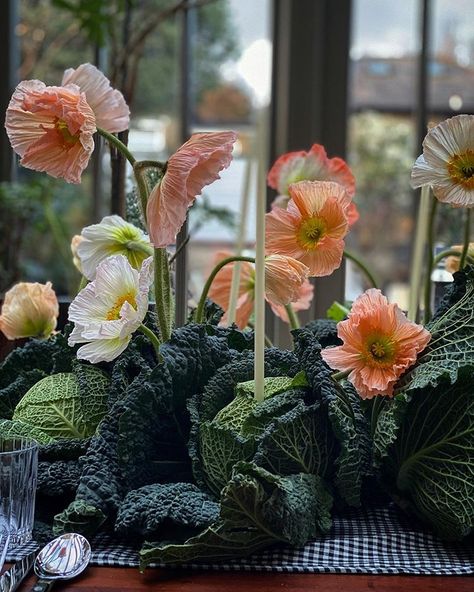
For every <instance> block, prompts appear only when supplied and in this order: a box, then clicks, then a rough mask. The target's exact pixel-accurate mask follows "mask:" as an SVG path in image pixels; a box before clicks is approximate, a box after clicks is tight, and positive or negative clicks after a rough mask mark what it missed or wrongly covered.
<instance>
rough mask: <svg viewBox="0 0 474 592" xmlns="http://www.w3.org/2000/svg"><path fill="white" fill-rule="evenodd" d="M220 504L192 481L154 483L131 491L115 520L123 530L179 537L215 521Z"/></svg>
mask: <svg viewBox="0 0 474 592" xmlns="http://www.w3.org/2000/svg"><path fill="white" fill-rule="evenodd" d="M218 515H219V504H217V503H216V502H215V501H214V500H212V499H211V498H210V497H209V496H208V495H207V494H206V493H204V492H203V491H201V490H200V489H198V487H196V485H193V484H191V483H154V484H153V485H146V486H144V487H141V488H140V489H135V490H133V491H131V492H130V493H128V494H127V495H126V497H125V499H124V501H123V503H122V505H121V506H120V511H119V513H118V516H117V520H116V522H115V530H116V531H117V532H118V533H119V534H125V535H130V534H135V535H141V536H142V537H153V536H159V535H161V536H163V537H164V538H166V539H170V538H173V539H175V538H178V537H179V536H180V535H182V534H184V533H185V534H186V535H187V536H190V535H192V534H193V533H197V532H199V530H201V529H203V528H206V527H207V526H209V525H210V524H211V523H212V522H214V521H215V520H216V519H217V517H218Z"/></svg>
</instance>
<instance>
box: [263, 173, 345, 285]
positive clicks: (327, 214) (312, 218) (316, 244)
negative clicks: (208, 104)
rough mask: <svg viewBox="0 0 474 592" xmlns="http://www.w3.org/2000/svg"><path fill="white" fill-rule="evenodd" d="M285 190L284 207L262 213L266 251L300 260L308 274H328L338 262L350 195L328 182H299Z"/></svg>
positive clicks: (339, 260) (341, 249)
mask: <svg viewBox="0 0 474 592" xmlns="http://www.w3.org/2000/svg"><path fill="white" fill-rule="evenodd" d="M289 192H290V197H291V199H290V201H289V203H288V209H287V210H283V209H281V208H274V209H273V210H272V211H271V212H270V213H268V214H266V226H265V241H266V252H267V254H269V255H270V254H275V253H278V254H280V255H286V256H288V257H293V258H294V259H297V260H298V261H301V263H304V264H305V265H306V266H307V267H309V270H310V276H318V277H319V276H325V275H329V274H330V273H332V272H333V271H334V270H335V269H337V268H338V267H339V266H340V264H341V259H342V254H343V251H344V240H343V238H344V237H345V236H346V234H347V233H348V231H349V223H348V219H347V206H348V204H349V203H350V197H349V196H348V195H347V193H346V191H345V189H344V187H342V185H339V183H331V182H328V181H300V182H299V183H294V184H293V185H290V187H289Z"/></svg>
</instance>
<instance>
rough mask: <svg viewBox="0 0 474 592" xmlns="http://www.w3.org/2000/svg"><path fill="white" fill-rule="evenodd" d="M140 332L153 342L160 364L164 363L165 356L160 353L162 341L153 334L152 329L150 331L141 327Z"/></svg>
mask: <svg viewBox="0 0 474 592" xmlns="http://www.w3.org/2000/svg"><path fill="white" fill-rule="evenodd" d="M138 330H139V331H141V333H143V334H144V335H146V336H147V337H148V339H149V340H150V341H151V344H152V345H153V347H154V349H155V353H156V357H157V360H158V362H163V356H162V355H161V352H160V345H161V344H160V340H159V339H158V337H157V336H156V335H155V334H154V333H153V331H152V330H151V329H148V327H145V325H140V326H139V327H138Z"/></svg>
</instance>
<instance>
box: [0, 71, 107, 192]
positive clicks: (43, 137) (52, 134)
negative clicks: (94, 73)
mask: <svg viewBox="0 0 474 592" xmlns="http://www.w3.org/2000/svg"><path fill="white" fill-rule="evenodd" d="M5 128H6V130H7V134H8V137H9V138H10V143H11V145H12V147H13V150H15V152H16V153H17V154H19V155H20V156H21V160H20V164H22V165H23V166H25V167H27V168H30V169H33V170H35V171H43V172H46V173H48V174H49V175H51V176H52V177H61V178H63V179H65V180H66V181H68V182H69V183H80V180H81V174H82V171H83V170H84V169H85V168H86V166H87V163H88V162H89V158H90V155H91V154H92V150H93V149H94V140H93V139H92V136H93V134H94V132H95V131H96V124H95V117H94V113H93V111H92V109H91V107H90V105H89V104H88V103H87V101H86V96H85V94H84V93H82V92H81V91H80V89H79V87H78V86H76V85H75V84H71V85H68V86H65V87H62V86H46V85H45V84H44V83H43V82H40V81H39V80H29V81H24V82H20V84H19V85H18V86H17V87H16V89H15V92H14V93H13V96H12V98H11V101H10V104H9V105H8V109H7V116H6V120H5Z"/></svg>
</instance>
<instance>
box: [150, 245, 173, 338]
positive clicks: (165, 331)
mask: <svg viewBox="0 0 474 592" xmlns="http://www.w3.org/2000/svg"><path fill="white" fill-rule="evenodd" d="M154 251H155V253H154V264H155V265H154V267H155V310H156V316H157V318H158V326H159V328H160V334H161V340H162V341H168V340H169V338H170V337H171V328H172V324H173V320H172V316H173V296H172V294H171V279H170V266H169V261H168V253H167V252H166V249H154Z"/></svg>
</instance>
